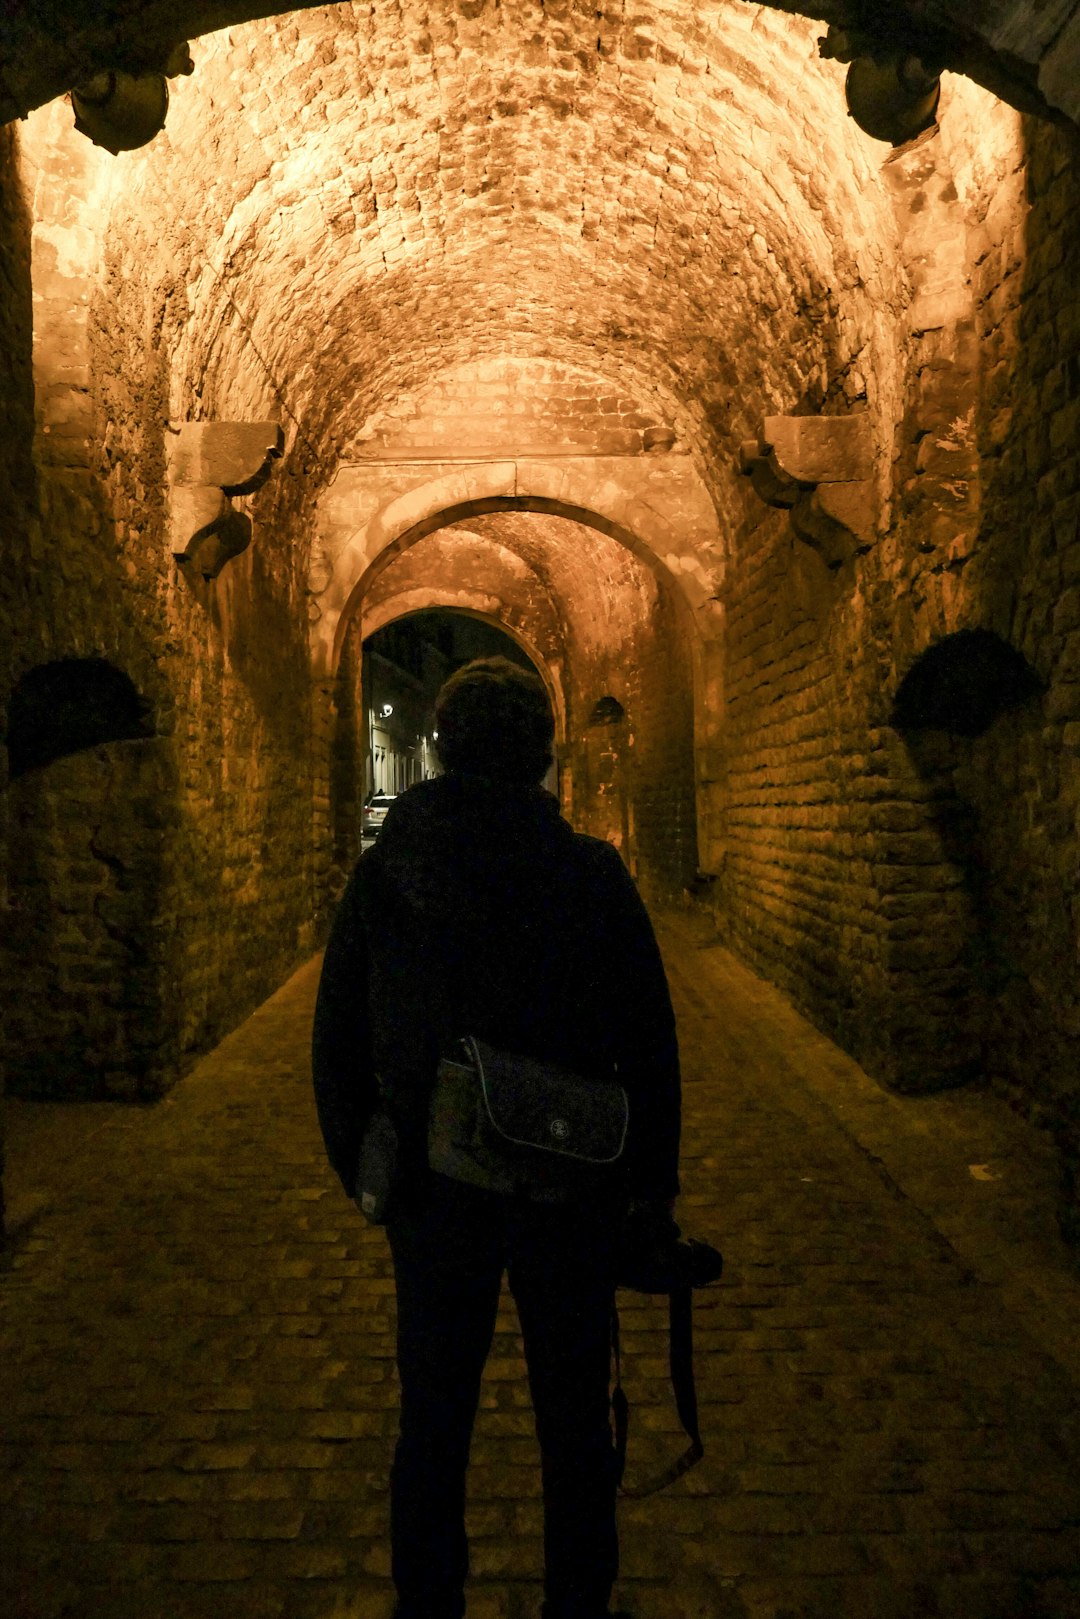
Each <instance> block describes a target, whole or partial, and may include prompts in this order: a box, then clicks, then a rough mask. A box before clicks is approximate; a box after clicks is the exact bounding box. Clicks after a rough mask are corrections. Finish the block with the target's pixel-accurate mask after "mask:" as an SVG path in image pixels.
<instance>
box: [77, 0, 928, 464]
mask: <svg viewBox="0 0 1080 1619" xmlns="http://www.w3.org/2000/svg"><path fill="white" fill-rule="evenodd" d="M819 33H820V29H819V28H818V27H816V26H815V25H814V24H811V23H809V22H807V21H806V20H804V19H802V18H794V17H787V16H784V15H783V14H781V13H778V12H773V11H768V10H763V9H760V8H756V7H752V6H748V5H746V4H745V3H743V0H726V3H717V0H652V3H651V4H650V5H649V6H648V7H647V8H643V9H642V11H641V12H640V13H639V14H637V13H631V11H630V10H626V11H622V10H619V11H616V12H612V11H611V10H609V11H607V12H605V13H604V15H603V16H602V17H601V18H600V19H599V20H598V18H597V13H596V10H595V8H594V7H593V6H592V5H591V4H590V5H588V6H585V5H580V4H577V3H575V0H563V3H561V4H559V3H549V4H547V5H546V6H544V5H541V4H539V3H538V0H508V3H504V4H502V5H501V6H494V5H491V4H487V5H484V4H481V3H478V0H460V3H459V4H457V5H453V6H452V5H449V4H444V3H438V4H436V3H431V4H428V3H425V0H380V3H379V4H378V5H367V4H364V5H361V4H353V5H348V4H345V5H336V6H329V7H325V8H320V9H318V10H308V11H302V12H297V13H294V14H293V15H291V16H286V17H282V18H276V19H272V20H270V21H268V22H261V23H252V24H247V25H244V26H241V27H237V28H234V29H231V30H227V31H225V32H223V33H220V34H217V35H214V36H208V37H206V38H203V39H202V40H200V41H198V42H197V45H196V47H195V55H196V72H195V74H194V76H193V77H192V78H190V79H187V80H180V81H178V82H177V84H176V86H175V89H174V95H173V104H172V106H171V109H170V112H169V119H168V124H167V127H166V131H165V133H164V134H163V135H162V136H160V137H159V138H158V139H157V140H156V141H155V142H154V143H153V144H152V145H151V146H150V147H147V148H146V149H144V150H143V151H142V152H140V153H136V154H131V155H130V156H125V157H122V158H120V159H118V160H117V162H118V164H119V165H122V166H123V174H122V180H120V181H119V182H117V183H116V184H115V185H114V201H113V205H112V215H111V222H110V227H109V232H108V239H107V240H108V246H107V255H106V270H107V278H106V283H105V294H104V295H105V297H106V299H107V300H108V301H109V302H110V303H113V302H115V307H116V309H117V310H118V311H119V313H120V316H121V318H124V319H127V320H128V321H129V323H130V324H131V325H132V328H133V329H135V330H137V329H139V328H140V327H141V328H142V329H144V330H145V329H148V328H152V327H153V326H155V325H157V323H159V322H161V323H162V330H163V332H164V334H165V336H166V339H167V340H168V342H169V344H170V345H171V347H172V349H173V351H174V356H175V361H174V373H173V380H172V397H171V399H170V401H169V408H170V410H171V412H172V413H173V414H175V415H188V414H191V413H193V412H194V411H197V412H198V413H200V414H203V415H222V416H225V415H237V414H239V415H244V414H250V413H251V412H256V413H259V412H261V413H265V414H270V413H273V414H279V413H284V415H285V416H286V417H291V418H293V419H294V420H295V422H297V423H298V424H300V430H301V431H302V434H303V437H304V439H305V440H306V442H307V444H308V445H309V446H310V447H311V450H312V451H313V455H314V460H315V462H316V463H317V464H319V465H321V467H322V468H323V470H324V472H325V473H326V474H327V475H329V473H330V472H331V471H332V468H333V465H334V463H335V459H336V456H337V454H338V453H339V449H340V447H341V446H342V445H344V444H345V443H347V442H348V440H349V439H350V437H351V436H352V435H353V434H354V433H355V431H356V429H357V427H358V425H359V423H360V422H361V421H362V420H363V419H364V418H365V417H366V416H367V415H368V414H369V413H370V412H371V411H372V410H374V409H375V408H376V407H378V406H380V405H385V403H386V401H387V400H388V399H392V398H393V397H394V396H395V394H396V393H397V392H399V391H400V390H403V389H406V388H416V387H417V386H420V385H422V384H423V382H424V381H425V380H426V379H427V378H429V377H430V376H431V375H432V374H434V373H435V372H436V370H439V369H442V368H445V367H449V366H453V365H455V364H461V363H463V362H469V361H475V360H479V359H483V358H484V357H485V356H490V355H496V354H499V355H506V354H509V355H521V356H530V357H544V358H554V359H558V360H562V361H565V362H568V363H572V364H576V365H580V366H586V367H588V368H590V369H591V370H592V371H594V372H597V373H599V374H601V375H602V376H604V377H609V378H610V379H611V381H612V385H613V386H618V387H619V388H621V389H622V390H624V391H625V392H626V393H628V394H629V395H630V396H632V397H635V398H638V399H640V400H642V402H643V404H646V405H647V406H648V407H649V408H650V409H651V410H653V411H657V412H659V413H660V414H661V415H662V416H663V417H664V418H665V419H667V420H670V421H672V422H673V423H674V424H675V425H676V426H677V427H678V428H679V430H680V432H681V433H682V434H683V435H684V436H685V438H686V440H687V441H688V442H690V443H695V442H696V443H699V444H700V443H702V441H703V440H709V441H710V442H709V444H708V449H709V451H710V454H709V457H708V458H709V459H710V460H712V461H716V460H717V459H718V457H717V450H718V448H719V449H720V450H722V451H723V453H724V454H725V455H726V454H728V453H729V452H730V455H731V456H733V455H734V452H735V446H736V444H737V442H738V440H739V439H740V438H741V437H744V436H746V434H747V433H748V432H750V431H751V430H752V427H753V425H754V423H755V421H756V419H757V418H758V416H759V415H760V413H761V412H762V410H763V409H764V410H768V409H791V408H792V407H794V406H796V405H797V404H798V403H799V402H800V400H802V399H804V398H805V397H806V396H807V393H808V390H810V391H813V390H817V391H818V393H819V394H820V393H821V392H822V391H824V390H827V389H833V390H840V391H842V390H843V389H845V388H846V389H847V392H848V395H849V397H850V396H851V395H858V394H859V393H860V392H861V390H862V388H863V386H864V384H865V386H866V390H867V393H868V395H869V400H870V405H871V408H873V405H874V402H875V392H876V391H877V390H880V388H881V387H883V386H887V384H888V372H889V364H890V361H889V353H890V338H889V335H888V323H889V312H890V309H891V308H893V307H895V304H896V300H897V298H898V292H897V277H896V272H895V266H894V262H893V250H892V239H893V229H894V227H893V222H892V216H891V213H890V211H889V208H888V204H887V201H886V199H885V196H884V192H883V188H882V187H881V185H880V182H879V179H878V169H879V166H880V163H881V159H882V156H883V155H884V153H885V151H886V149H885V148H882V147H881V146H880V145H878V144H877V143H875V142H872V141H870V140H869V139H868V138H867V137H866V136H864V135H862V134H860V132H859V131H858V130H857V129H856V127H855V126H854V124H853V122H852V121H851V120H850V119H849V118H848V117H847V116H846V113H845V110H844V102H843V94H842V78H843V70H842V69H841V68H839V67H838V66H837V65H836V64H835V63H830V62H821V61H819V60H818V58H817V55H816V39H817V36H818V34H819ZM118 173H119V170H118ZM140 288H141V289H142V290H143V294H144V301H143V303H142V304H141V305H140V304H139V303H138V293H139V289H140ZM875 333H876V334H877V335H876V339H875ZM867 345H869V347H868V346H867ZM716 435H719V436H720V443H719V445H718V444H717V442H716ZM720 459H722V457H720Z"/></svg>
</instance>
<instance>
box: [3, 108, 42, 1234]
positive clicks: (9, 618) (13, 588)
mask: <svg viewBox="0 0 1080 1619" xmlns="http://www.w3.org/2000/svg"><path fill="white" fill-rule="evenodd" d="M17 143H18V136H17V133H16V130H15V128H14V127H13V126H11V125H9V126H7V127H5V128H0V510H2V511H3V514H4V515H3V519H2V521H3V538H2V546H0V549H2V555H3V566H2V567H0V621H2V622H3V623H4V624H5V625H9V626H11V628H10V629H9V630H7V632H6V633H0V743H2V742H3V741H4V740H6V721H7V701H6V699H7V694H8V692H9V690H10V689H11V683H12V680H13V678H14V659H15V634H14V633H12V631H17V629H18V620H17V616H16V615H17V610H18V607H19V588H20V576H21V574H22V573H23V571H24V570H25V567H26V565H27V556H28V551H29V545H30V530H31V518H32V511H33V494H34V470H33V459H32V455H31V450H32V445H33V432H34V397H33V379H32V364H31V354H32V319H33V315H32V302H31V287H30V218H29V213H28V211H27V208H26V203H25V199H24V197H23V193H22V186H21V183H20V178H19V171H18V150H17ZM6 788H7V749H6V747H4V746H0V919H2V918H3V917H4V916H5V915H6V912H7V906H8V891H7V890H8V883H7V879H8V865H9V859H8V824H9V805H8V795H7V791H6ZM10 993H11V986H10V985H5V986H4V990H3V993H2V994H0V1098H2V1096H3V1091H4V1077H5V1063H4V1037H3V1029H4V1022H3V1018H4V1004H6V1002H7V1001H8V998H9V995H10ZM3 1152H4V1128H3V1109H2V1105H0V1240H2V1233H3V1225H4V1222H3Z"/></svg>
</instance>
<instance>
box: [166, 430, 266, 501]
mask: <svg viewBox="0 0 1080 1619" xmlns="http://www.w3.org/2000/svg"><path fill="white" fill-rule="evenodd" d="M165 444H166V455H167V457H168V465H169V482H170V483H171V484H172V485H173V486H174V487H184V486H187V485H190V484H211V485H214V486H216V487H217V488H218V489H222V490H224V492H225V494H227V495H252V494H254V493H255V491H256V489H261V488H262V486H263V484H264V483H265V482H266V480H267V478H269V476H270V473H271V470H272V464H273V462H274V461H276V460H277V458H278V457H279V456H280V455H281V452H282V450H283V449H284V448H285V435H284V433H283V432H282V430H281V426H280V424H279V423H278V422H184V423H183V424H182V425H181V427H180V429H179V431H178V432H176V431H174V432H173V433H171V434H170V435H169V437H168V438H167V439H166V441H165Z"/></svg>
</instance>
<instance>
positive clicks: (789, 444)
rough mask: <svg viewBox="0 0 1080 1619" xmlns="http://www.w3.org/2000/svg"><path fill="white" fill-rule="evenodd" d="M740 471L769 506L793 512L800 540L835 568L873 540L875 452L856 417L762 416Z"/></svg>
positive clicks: (866, 425)
mask: <svg viewBox="0 0 1080 1619" xmlns="http://www.w3.org/2000/svg"><path fill="white" fill-rule="evenodd" d="M739 467H740V470H741V471H742V472H743V473H744V474H745V475H746V476H747V477H748V478H749V479H750V481H751V482H752V484H753V486H754V490H755V493H756V494H758V495H759V496H760V498H761V499H762V500H763V501H764V502H765V504H766V505H767V506H779V507H782V508H784V509H786V510H788V511H790V512H791V522H792V527H793V528H794V530H795V532H796V534H797V535H798V536H799V538H800V539H802V540H805V541H806V543H807V544H808V545H812V546H813V547H814V548H815V550H817V551H820V553H821V555H822V557H823V558H824V559H825V561H826V562H827V563H828V564H829V566H830V567H838V566H839V564H840V563H841V562H844V561H846V559H847V558H848V557H850V556H851V555H852V554H853V553H854V551H855V550H856V548H857V547H858V546H861V545H866V544H868V543H869V542H870V540H871V539H872V537H873V533H874V527H875V515H876V514H875V509H874V478H873V472H874V444H873V436H872V433H871V430H870V420H869V417H868V416H866V415H865V414H862V415H858V416H766V417H765V420H764V422H763V423H762V427H761V431H760V433H759V434H758V437H757V438H756V439H747V440H745V441H744V442H743V444H742V446H741V448H740V451H739Z"/></svg>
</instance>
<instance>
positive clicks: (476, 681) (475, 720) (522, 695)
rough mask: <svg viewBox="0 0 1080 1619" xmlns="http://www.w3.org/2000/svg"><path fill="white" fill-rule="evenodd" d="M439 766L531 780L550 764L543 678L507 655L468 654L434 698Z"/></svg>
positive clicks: (551, 732)
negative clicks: (469, 659)
mask: <svg viewBox="0 0 1080 1619" xmlns="http://www.w3.org/2000/svg"><path fill="white" fill-rule="evenodd" d="M435 723H436V725H437V727H438V731H439V735H438V740H437V741H436V744H435V747H436V751H437V753H438V755H439V758H440V760H441V761H442V765H443V769H444V770H446V771H448V772H454V773H457V774H460V775H469V776H488V777H490V778H491V779H492V780H494V781H505V782H513V783H516V784H518V785H521V786H535V785H536V784H537V783H539V782H541V781H542V780H543V779H544V776H545V775H546V774H547V771H548V768H549V766H550V764H551V758H552V750H551V745H552V741H553V738H554V736H555V722H554V719H553V718H552V713H551V704H550V703H549V702H548V696H547V692H546V691H545V690H544V684H543V681H542V680H541V679H540V678H539V676H538V675H535V674H532V673H531V672H530V671H529V670H528V669H523V668H522V667H521V665H520V664H517V663H511V661H510V659H509V658H474V659H473V661H472V662H471V663H467V664H465V665H464V667H463V668H461V669H458V670H457V672H456V673H455V674H452V675H451V676H450V678H449V680H447V681H446V683H445V685H444V686H443V688H442V690H441V691H440V692H439V695H438V697H437V698H436V699H435Z"/></svg>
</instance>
